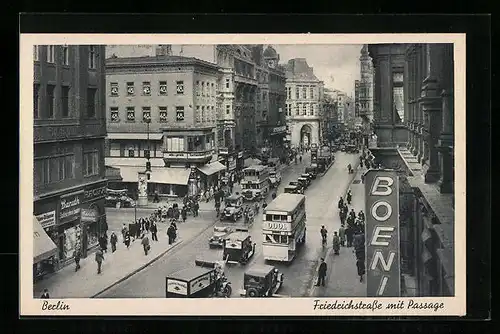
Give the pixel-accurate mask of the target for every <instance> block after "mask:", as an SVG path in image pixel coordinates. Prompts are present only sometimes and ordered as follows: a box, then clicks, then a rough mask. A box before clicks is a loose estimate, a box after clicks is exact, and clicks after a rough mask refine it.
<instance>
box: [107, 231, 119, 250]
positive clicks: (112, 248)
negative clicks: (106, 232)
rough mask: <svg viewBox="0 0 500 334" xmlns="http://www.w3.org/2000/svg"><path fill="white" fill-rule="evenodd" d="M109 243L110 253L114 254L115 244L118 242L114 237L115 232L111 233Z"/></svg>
mask: <svg viewBox="0 0 500 334" xmlns="http://www.w3.org/2000/svg"><path fill="white" fill-rule="evenodd" d="M109 242H110V243H111V252H112V253H114V252H115V251H116V243H117V242H118V237H117V236H116V234H115V232H113V233H111V237H110V238H109Z"/></svg>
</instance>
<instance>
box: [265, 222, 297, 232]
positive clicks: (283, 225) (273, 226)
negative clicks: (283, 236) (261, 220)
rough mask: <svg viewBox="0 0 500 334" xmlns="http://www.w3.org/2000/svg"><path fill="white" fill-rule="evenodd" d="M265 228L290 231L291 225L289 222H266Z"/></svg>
mask: <svg viewBox="0 0 500 334" xmlns="http://www.w3.org/2000/svg"><path fill="white" fill-rule="evenodd" d="M264 228H265V229H267V230H272V231H290V228H291V226H290V224H287V223H275V222H266V225H265V227H264Z"/></svg>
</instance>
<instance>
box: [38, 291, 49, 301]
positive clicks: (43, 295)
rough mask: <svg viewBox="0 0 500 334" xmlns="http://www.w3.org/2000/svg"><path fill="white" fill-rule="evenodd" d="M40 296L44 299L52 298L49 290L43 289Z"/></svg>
mask: <svg viewBox="0 0 500 334" xmlns="http://www.w3.org/2000/svg"><path fill="white" fill-rule="evenodd" d="M40 298H42V299H50V295H49V290H47V289H43V293H42V295H41V296H40Z"/></svg>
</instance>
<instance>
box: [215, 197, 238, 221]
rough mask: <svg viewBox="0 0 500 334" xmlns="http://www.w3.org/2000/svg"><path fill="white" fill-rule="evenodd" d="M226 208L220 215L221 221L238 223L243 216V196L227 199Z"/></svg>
mask: <svg viewBox="0 0 500 334" xmlns="http://www.w3.org/2000/svg"><path fill="white" fill-rule="evenodd" d="M224 202H225V207H224V210H223V211H222V213H221V215H220V220H221V221H222V220H232V221H234V222H235V221H237V220H238V219H239V218H241V217H242V216H243V196H241V195H240V194H234V195H231V196H228V197H226V199H225V201H224Z"/></svg>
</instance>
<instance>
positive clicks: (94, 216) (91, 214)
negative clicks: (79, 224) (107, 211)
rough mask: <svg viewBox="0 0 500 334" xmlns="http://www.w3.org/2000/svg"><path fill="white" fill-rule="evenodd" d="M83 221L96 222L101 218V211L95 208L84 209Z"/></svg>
mask: <svg viewBox="0 0 500 334" xmlns="http://www.w3.org/2000/svg"><path fill="white" fill-rule="evenodd" d="M81 212H82V221H83V222H96V221H97V220H98V218H99V213H98V212H97V210H95V209H82V210H81Z"/></svg>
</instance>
